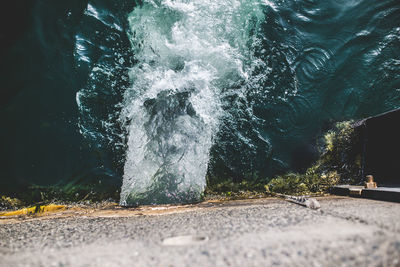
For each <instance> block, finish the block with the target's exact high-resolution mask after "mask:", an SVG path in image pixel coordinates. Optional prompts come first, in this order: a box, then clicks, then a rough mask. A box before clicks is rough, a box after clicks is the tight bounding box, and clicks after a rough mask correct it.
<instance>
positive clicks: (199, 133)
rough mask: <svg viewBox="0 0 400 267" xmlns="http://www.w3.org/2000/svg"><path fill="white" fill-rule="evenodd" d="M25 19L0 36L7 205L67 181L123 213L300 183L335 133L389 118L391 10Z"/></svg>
mask: <svg viewBox="0 0 400 267" xmlns="http://www.w3.org/2000/svg"><path fill="white" fill-rule="evenodd" d="M10 8H11V9H12V7H10ZM24 8H25V9H23V10H22V11H21V9H15V7H14V11H13V12H15V13H16V14H17V15H18V14H19V16H13V17H12V18H9V20H21V21H23V22H24V21H25V26H23V27H22V28H21V27H16V28H15V30H14V31H12V30H10V29H8V30H6V31H5V34H3V35H2V36H5V37H6V39H7V40H9V41H8V42H6V46H5V48H4V49H2V51H3V53H4V55H5V60H4V61H3V62H2V72H3V73H5V74H6V75H4V76H3V77H2V80H3V82H2V84H3V85H4V88H5V90H4V91H5V92H6V93H5V94H4V97H3V98H2V101H1V109H0V119H1V122H2V125H4V126H7V127H3V128H2V130H1V131H0V134H1V140H2V146H3V149H2V151H5V153H3V155H2V159H1V164H2V169H3V174H4V176H3V177H4V179H3V177H2V180H1V185H2V188H7V190H8V191H11V192H12V191H13V190H14V191H15V190H17V189H16V188H17V187H16V186H17V185H18V186H22V187H23V186H26V185H29V184H43V185H46V184H55V183H59V182H60V181H71V180H72V181H76V183H89V184H93V183H99V182H100V183H102V184H106V185H107V186H110V187H116V188H119V187H120V186H121V185H122V189H121V204H124V205H133V204H141V203H161V202H191V201H196V200H197V199H199V198H200V196H201V193H202V191H203V189H204V187H205V185H206V177H208V179H209V181H211V182H212V181H219V180H224V179H226V180H233V181H241V180H252V179H264V180H268V178H269V177H272V176H273V175H276V174H279V173H284V172H287V171H291V170H292V171H302V170H304V169H305V168H306V167H307V166H308V165H310V164H311V163H312V161H313V160H314V159H315V158H316V156H317V148H316V141H317V138H318V137H319V136H320V135H321V134H322V133H323V132H324V131H326V130H327V129H329V128H330V127H331V126H332V125H333V123H334V122H336V121H341V120H348V119H359V118H363V117H366V116H371V115H376V114H379V113H381V112H384V111H387V110H390V109H393V108H397V107H399V106H400V52H399V49H398V47H400V25H399V24H400V23H399V21H400V4H399V3H398V1H333V0H331V1H312V0H303V1H272V0H271V1H261V0H252V1H235V0H222V1H214V2H210V1H205V0H193V1H175V0H163V1H161V0H154V1H153V0H144V1H141V2H137V3H135V2H134V1H114V2H113V3H110V2H109V1H88V2H87V1H86V2H85V1H71V2H68V3H64V4H60V3H55V2H52V1H35V2H34V3H33V4H31V5H26V6H25V7H24ZM24 10H25V11H24ZM5 191H6V190H5Z"/></svg>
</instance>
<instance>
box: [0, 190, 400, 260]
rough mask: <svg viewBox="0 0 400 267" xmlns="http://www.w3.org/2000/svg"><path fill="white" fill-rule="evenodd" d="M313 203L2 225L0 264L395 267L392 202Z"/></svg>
mask: <svg viewBox="0 0 400 267" xmlns="http://www.w3.org/2000/svg"><path fill="white" fill-rule="evenodd" d="M319 201H320V203H321V206H322V208H321V210H317V211H315V210H311V209H307V208H304V207H302V206H299V205H296V204H293V203H289V202H285V201H283V200H277V199H258V200H252V201H233V202H226V203H216V204H215V203H214V204H213V203H211V204H210V203H208V204H206V205H204V204H202V205H194V206H190V207H189V208H176V209H172V210H171V209H164V210H166V211H167V212H155V213H154V212H153V213H151V212H146V211H141V212H136V213H135V212H132V211H129V210H128V211H126V210H122V211H119V210H116V211H107V212H104V211H102V212H99V213H97V214H96V213H95V212H94V213H91V215H90V216H88V215H85V216H82V215H79V216H67V217H59V218H51V219H48V218H45V219H43V218H42V219H32V220H29V221H22V222H17V223H16V222H13V221H8V222H6V223H3V224H2V225H0V265H1V266H271V265H283V266H400V204H399V203H391V202H379V201H374V200H367V199H356V198H345V197H331V198H323V199H319ZM148 210H151V209H150V208H149V209H148ZM159 210H160V209H158V210H157V209H155V210H154V209H153V211H159ZM161 210H163V209H161ZM113 214H114V215H113ZM132 214H134V215H132ZM111 216H115V217H111ZM121 216H123V217H121ZM127 216H130V217H127ZM3 222H4V221H3ZM188 235H191V236H192V237H188ZM175 236H184V237H181V238H175V239H167V238H169V237H175ZM163 240H164V242H163ZM174 244H181V245H178V246H174Z"/></svg>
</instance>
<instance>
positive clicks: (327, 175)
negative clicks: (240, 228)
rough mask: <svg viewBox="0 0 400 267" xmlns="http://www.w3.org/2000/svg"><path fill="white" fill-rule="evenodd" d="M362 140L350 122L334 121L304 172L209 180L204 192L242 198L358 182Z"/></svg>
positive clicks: (312, 192) (320, 189) (305, 192)
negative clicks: (312, 161) (233, 180)
mask: <svg viewBox="0 0 400 267" xmlns="http://www.w3.org/2000/svg"><path fill="white" fill-rule="evenodd" d="M361 168H362V164H361V140H360V137H359V134H358V133H357V132H356V131H355V130H354V128H353V127H352V122H351V121H346V122H340V123H337V124H336V126H335V128H334V129H332V130H331V131H329V132H328V133H326V134H325V135H324V137H323V140H322V144H320V157H319V159H318V160H317V161H316V162H315V163H314V165H313V166H311V167H310V168H308V169H307V171H306V172H305V173H287V174H284V175H279V176H276V177H274V178H273V179H268V178H265V179H264V180H261V181H242V182H240V183H233V182H220V183H217V184H212V183H209V185H208V187H207V190H206V195H211V196H213V195H220V196H222V197H225V198H242V197H246V196H254V195H257V194H258V195H259V194H268V195H274V194H275V193H280V194H290V195H318V194H319V195H321V194H325V193H327V192H329V189H330V188H331V187H332V186H334V185H336V184H338V183H349V184H359V183H361Z"/></svg>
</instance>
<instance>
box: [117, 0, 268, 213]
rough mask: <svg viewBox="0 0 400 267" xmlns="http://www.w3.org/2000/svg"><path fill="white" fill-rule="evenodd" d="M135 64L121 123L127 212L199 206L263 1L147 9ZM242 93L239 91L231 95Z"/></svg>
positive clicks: (137, 27)
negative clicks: (227, 99)
mask: <svg viewBox="0 0 400 267" xmlns="http://www.w3.org/2000/svg"><path fill="white" fill-rule="evenodd" d="M128 19H129V23H130V26H131V36H130V38H131V43H132V46H133V50H134V54H135V59H136V60H137V62H138V63H137V64H136V65H135V66H134V67H133V68H132V69H131V71H130V78H131V81H132V87H131V88H130V89H129V90H127V91H126V93H125V95H124V103H123V109H122V112H121V116H120V119H121V121H122V122H123V125H124V127H126V131H127V133H128V142H127V151H126V162H125V167H124V177H123V185H122V190H121V205H138V204H152V203H174V202H175V203H184V202H192V201H196V200H199V199H200V198H201V195H202V193H203V191H204V188H205V186H206V179H205V176H206V172H207V164H208V161H209V151H210V148H211V146H212V142H213V136H214V135H215V133H216V132H217V130H218V125H219V121H220V119H221V118H222V117H223V116H224V111H223V110H222V108H221V106H222V104H221V101H222V96H223V95H226V94H232V93H234V94H237V95H240V94H242V93H243V91H244V90H245V88H244V86H238V85H240V84H246V83H247V82H249V79H250V80H251V78H249V77H250V76H251V71H252V68H254V66H255V65H257V64H262V62H260V61H257V60H256V59H254V58H253V56H252V52H251V50H252V49H251V47H248V46H249V45H248V44H249V43H251V44H253V45H254V43H256V40H250V38H251V37H250V34H249V31H250V30H251V28H252V27H254V25H255V24H257V21H263V20H264V18H263V12H262V9H261V5H260V3H258V2H257V1H252V3H250V2H249V1H244V0H243V1H235V0H226V1H218V3H217V2H212V1H211V2H210V1H205V0H196V1H184V0H180V1H179V0H176V1H175V0H164V1H163V0H161V1H160V0H159V1H157V0H156V1H152V0H147V1H144V3H143V5H141V6H139V7H137V8H135V10H134V11H133V12H132V13H131V14H130V15H129V18H128ZM233 88H236V89H233Z"/></svg>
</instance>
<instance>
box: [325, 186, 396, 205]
mask: <svg viewBox="0 0 400 267" xmlns="http://www.w3.org/2000/svg"><path fill="white" fill-rule="evenodd" d="M331 193H332V194H334V195H339V196H352V197H362V198H369V199H376V200H384V201H391V202H400V187H378V188H374V189H367V188H364V187H363V186H355V185H337V186H334V187H333V188H332V189H331Z"/></svg>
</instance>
